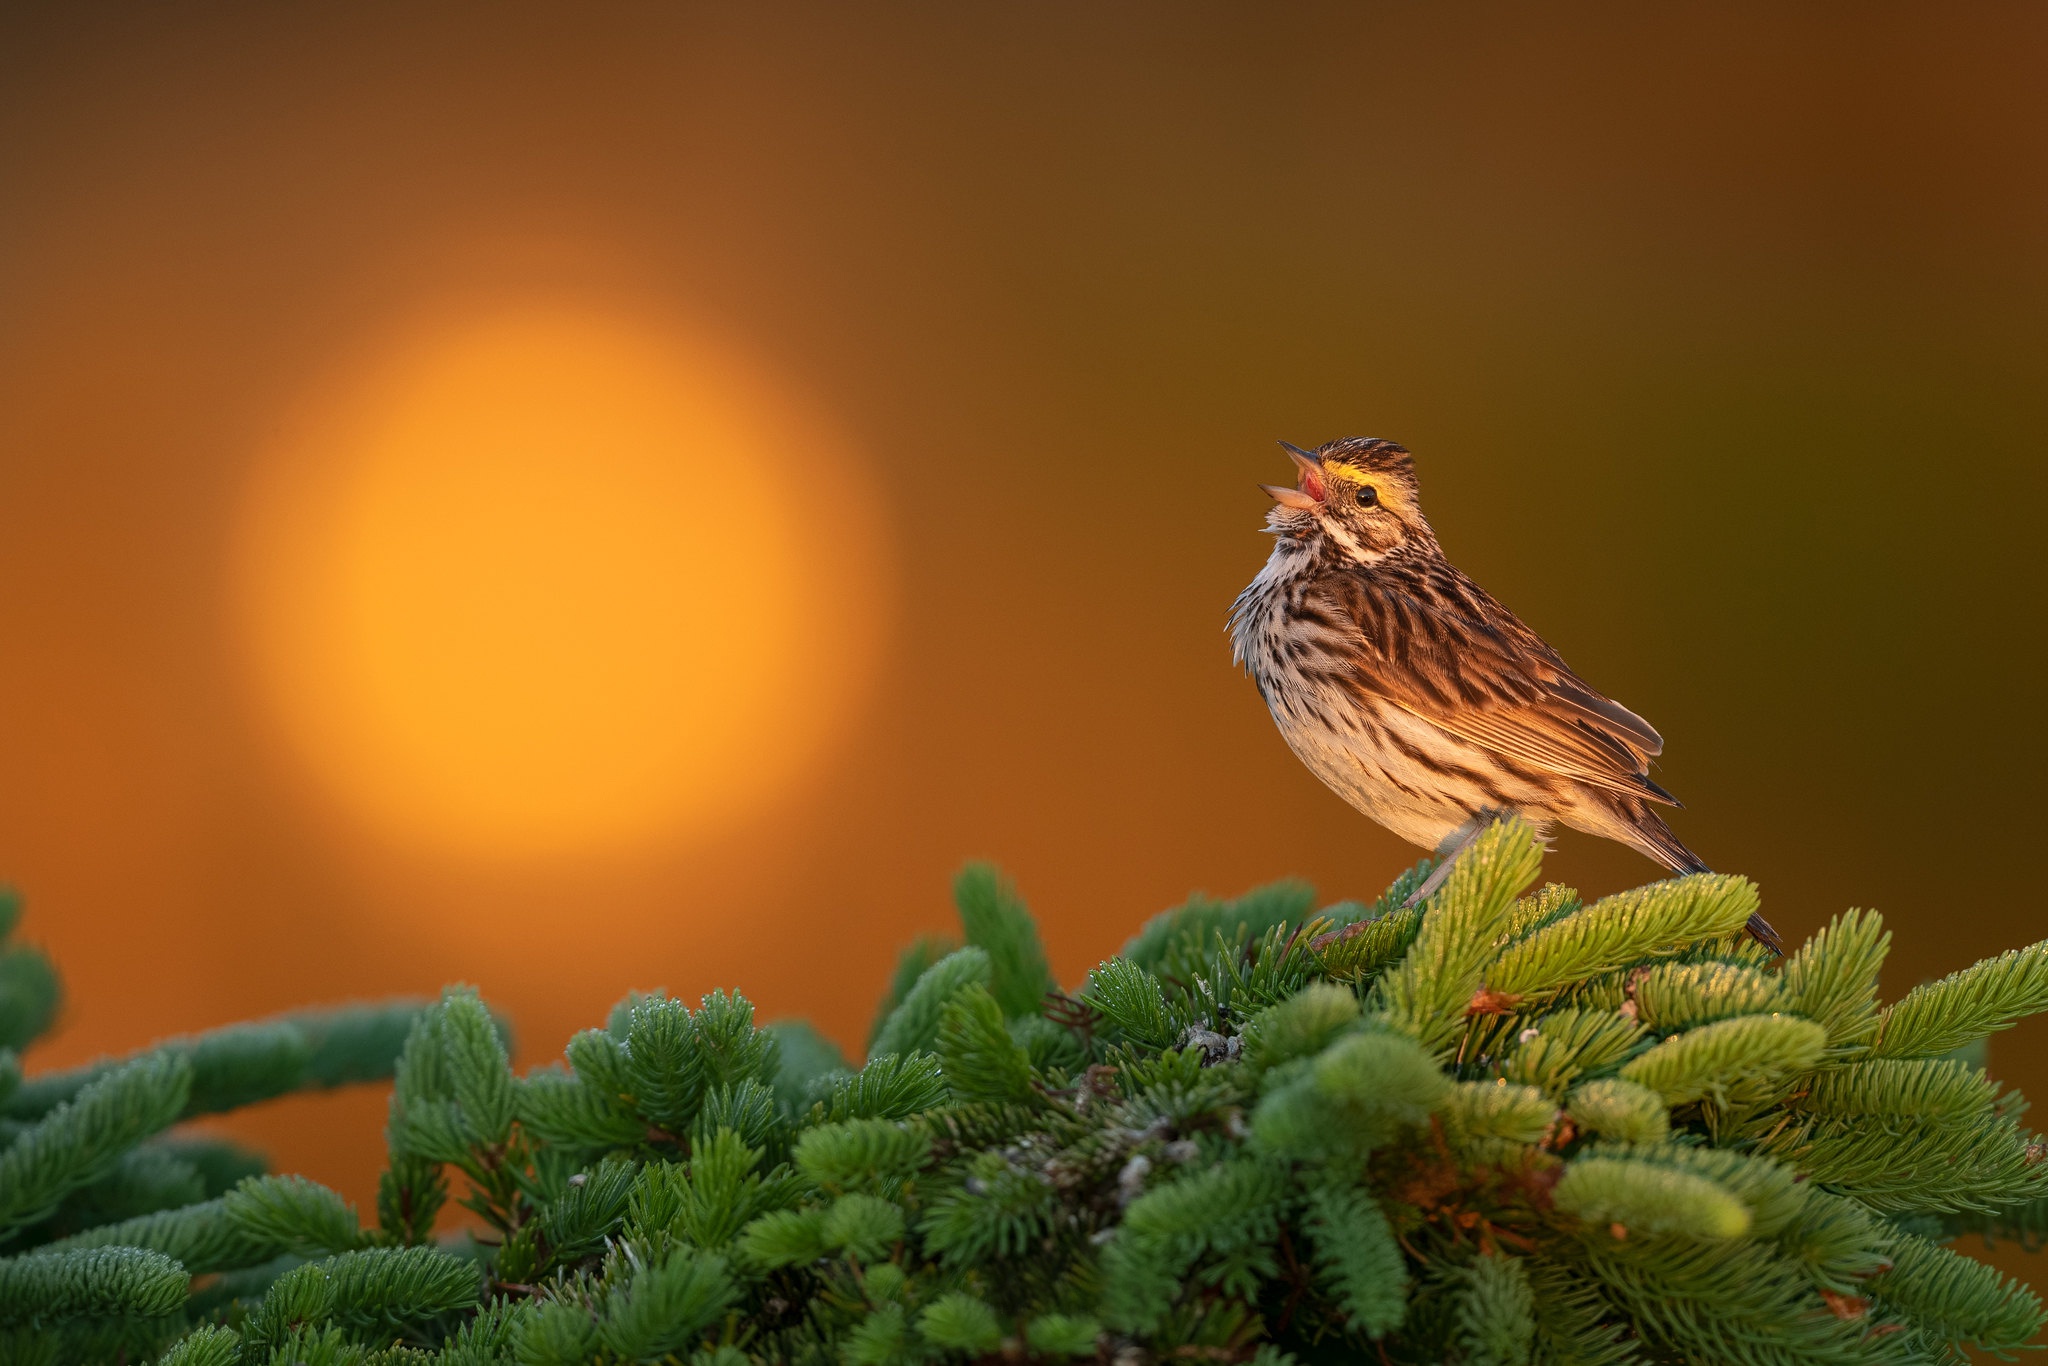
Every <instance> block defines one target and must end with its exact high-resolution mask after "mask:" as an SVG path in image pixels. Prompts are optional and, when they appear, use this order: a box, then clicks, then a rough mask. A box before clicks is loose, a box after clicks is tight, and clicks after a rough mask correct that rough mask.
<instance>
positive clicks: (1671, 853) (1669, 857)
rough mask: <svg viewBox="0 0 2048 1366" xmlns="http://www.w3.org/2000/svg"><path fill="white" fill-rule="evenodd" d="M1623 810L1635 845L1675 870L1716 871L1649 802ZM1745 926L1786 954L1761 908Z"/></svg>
mask: <svg viewBox="0 0 2048 1366" xmlns="http://www.w3.org/2000/svg"><path fill="white" fill-rule="evenodd" d="M1622 814H1623V815H1624V816H1625V817H1626V818H1627V819H1628V822H1629V826H1630V828H1631V829H1632V830H1633V831H1634V833H1635V839H1634V841H1632V842H1633V843H1634V844H1635V846H1636V848H1638V849H1640V850H1641V851H1642V852H1643V853H1645V854H1648V855H1649V856H1650V857H1651V858H1653V859H1655V860H1657V862H1659V863H1661V864H1663V865H1664V866H1665V867H1666V868H1669V869H1670V870H1671V871H1672V872H1674V873H1711V872H1712V871H1714V870H1713V869H1711V868H1709V867H1707V863H1706V860H1705V859H1703V858H1701V857H1700V856H1699V855H1698V854H1695V853H1694V852H1693V851H1692V850H1690V849H1688V848H1686V847H1685V845H1684V843H1683V842H1682V841H1680V840H1679V838H1678V836H1676V835H1674V834H1672V833H1671V827H1670V826H1668V825H1666V824H1665V823H1664V818H1663V817H1662V816H1660V815H1658V814H1657V813H1656V812H1655V811H1653V810H1651V809H1650V807H1649V805H1648V804H1647V803H1645V802H1632V803H1630V804H1629V805H1628V806H1627V807H1626V808H1625V809H1624V810H1623V812H1622ZM1743 928H1745V929H1746V930H1748V931H1749V937H1750V938H1752V939H1754V940H1756V942H1757V943H1759V944H1762V945H1763V946H1764V947H1765V948H1767V949H1769V950H1770V951H1771V952H1772V953H1775V954H1777V955H1778V956H1779V957H1781V958H1782V957H1783V956H1784V954H1785V944H1784V941H1783V940H1781V939H1779V938H1778V932H1777V931H1776V930H1774V929H1772V928H1771V922H1770V921H1768V920H1766V919H1764V917H1763V914H1762V912H1758V913H1757V914H1755V915H1752V916H1750V918H1749V924H1748V925H1746V926H1744V927H1743Z"/></svg>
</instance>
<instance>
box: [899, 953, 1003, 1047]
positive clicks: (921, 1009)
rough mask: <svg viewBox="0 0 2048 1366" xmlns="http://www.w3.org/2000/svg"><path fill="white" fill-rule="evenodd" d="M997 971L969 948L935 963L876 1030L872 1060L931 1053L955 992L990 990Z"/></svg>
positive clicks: (983, 957)
mask: <svg viewBox="0 0 2048 1366" xmlns="http://www.w3.org/2000/svg"><path fill="white" fill-rule="evenodd" d="M993 976H994V969H993V968H992V967H991V966H990V963H989V957H988V954H987V953H986V952H984V951H983V950H981V949H978V948H975V947H973V946H971V945H970V946H969V947H967V948H964V949H960V950H958V951H956V952H954V953H950V954H947V955H946V956H945V957H944V958H941V959H940V960H939V961H938V962H936V963H934V964H932V965H931V966H930V967H929V968H927V969H926V970H925V971H924V974H923V975H922V976H920V977H919V978H918V979H917V984H916V985H915V986H913V987H911V989H910V990H909V992H907V993H906V994H905V995H904V997H903V1004H901V1005H899V1006H897V1007H896V1009H895V1010H893V1011H891V1012H890V1014H889V1018H888V1019H886V1020H884V1021H883V1022H882V1027H881V1028H880V1029H879V1030H877V1031H875V1042H874V1045H873V1046H872V1047H871V1048H870V1049H869V1050H868V1054H869V1056H870V1057H881V1056H883V1055H886V1054H890V1053H894V1054H896V1055H898V1056H902V1055H904V1054H908V1053H919V1052H929V1051H931V1050H932V1048H933V1045H935V1044H936V1043H937V1042H938V1038H939V1021H940V1019H941V1018H942V1017H943V1016H944V1014H945V1011H946V1003H947V1002H948V1001H950V1000H952V999H953V993H954V992H956V991H959V990H960V989H961V988H963V987H968V986H979V987H987V986H988V984H989V982H990V981H991V980H993Z"/></svg>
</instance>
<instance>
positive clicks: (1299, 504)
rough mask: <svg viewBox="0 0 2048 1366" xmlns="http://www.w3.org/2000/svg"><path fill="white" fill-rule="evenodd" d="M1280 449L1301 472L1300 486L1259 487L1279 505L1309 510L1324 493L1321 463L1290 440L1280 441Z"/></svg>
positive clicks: (1304, 510) (1263, 485)
mask: <svg viewBox="0 0 2048 1366" xmlns="http://www.w3.org/2000/svg"><path fill="white" fill-rule="evenodd" d="M1280 449H1281V450H1283V451H1286V452H1287V454H1288V456H1289V457H1290V458H1291V459H1292V460H1293V461H1294V467H1295V468H1296V469H1297V470H1299V471H1300V472H1301V486H1300V487H1299V488H1288V487H1287V486H1286V485H1284V484H1261V485H1259V487H1260V488H1262V489H1264V490H1265V491H1266V492H1267V494H1268V495H1269V496H1270V497H1271V498H1272V499H1273V501H1274V502H1276V503H1278V504H1279V505H1280V506H1281V507H1285V508H1294V509H1295V510H1297V511H1299V512H1307V511H1310V510H1311V509H1313V508H1315V507H1316V506H1317V505H1319V504H1320V503H1321V502H1322V501H1323V497H1324V494H1325V489H1324V487H1323V467H1322V463H1321V462H1320V461H1318V460H1317V459H1316V458H1315V457H1314V456H1313V455H1310V454H1309V453H1308V452H1307V451H1305V450H1303V449H1302V448H1301V447H1299V446H1297V445H1295V444H1294V443H1292V442H1290V441H1283V442H1281V443H1280Z"/></svg>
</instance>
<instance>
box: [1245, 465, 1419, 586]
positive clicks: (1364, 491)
mask: <svg viewBox="0 0 2048 1366" xmlns="http://www.w3.org/2000/svg"><path fill="white" fill-rule="evenodd" d="M1280 445H1281V446H1282V447H1283V448H1284V449H1285V450H1286V451H1287V454H1288V455H1289V456H1291V457H1292V458H1293V460H1294V465H1295V470H1296V472H1297V475H1298V477H1297V479H1296V480H1295V484H1294V487H1292V488H1289V487H1287V486H1286V485H1284V484H1261V485H1260V486H1259V487H1261V488H1263V489H1264V490H1265V491H1266V492H1267V493H1269V494H1271V495H1272V498H1273V510H1272V511H1271V512H1269V513H1267V514H1266V529H1267V530H1268V531H1272V532H1275V533H1277V534H1279V535H1282V536H1293V537H1296V538H1307V537H1310V536H1315V535H1318V534H1320V535H1321V536H1322V537H1323V538H1324V539H1325V540H1326V541H1328V542H1330V543H1331V544H1332V545H1333V546H1335V547H1336V548H1338V549H1340V550H1341V551H1343V552H1344V553H1345V554H1346V555H1347V556H1348V557H1349V558H1351V559H1353V560H1355V561H1357V562H1359V563H1362V564H1369V563H1371V562H1372V561H1374V560H1377V559H1381V558H1383V557H1384V556H1386V555H1389V554H1391V553H1393V552H1394V551H1395V550H1398V549H1400V548H1401V547H1402V546H1404V545H1408V544H1411V543H1417V544H1422V545H1433V544H1435V537H1434V536H1432V535H1431V533H1430V529H1429V523H1428V522H1426V521H1424V520H1423V519H1422V505H1421V502H1420V501H1419V499H1418V496H1417V490H1416V484H1415V459H1414V457H1413V456H1411V455H1409V454H1408V449H1407V447H1405V446H1402V445H1399V444H1397V443H1396V442H1392V441H1383V440H1381V439H1380V438H1378V437H1371V436H1351V437H1345V438H1344V439H1343V440H1341V441H1332V442H1330V443H1329V444H1328V445H1325V446H1319V447H1317V448H1316V449H1315V450H1312V451H1305V450H1303V449H1302V448H1301V447H1299V446H1293V445H1289V444H1288V443H1287V442H1285V441H1283V442H1281V443H1280Z"/></svg>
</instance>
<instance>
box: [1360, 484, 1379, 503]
mask: <svg viewBox="0 0 2048 1366" xmlns="http://www.w3.org/2000/svg"><path fill="white" fill-rule="evenodd" d="M1379 500H1380V491H1379V490H1378V489H1376V488H1374V487H1373V486H1372V485H1371V484H1360V485H1359V486H1358V505H1359V506H1360V507H1362V508H1369V507H1372V506H1373V505H1374V504H1376V503H1378V502H1379Z"/></svg>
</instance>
